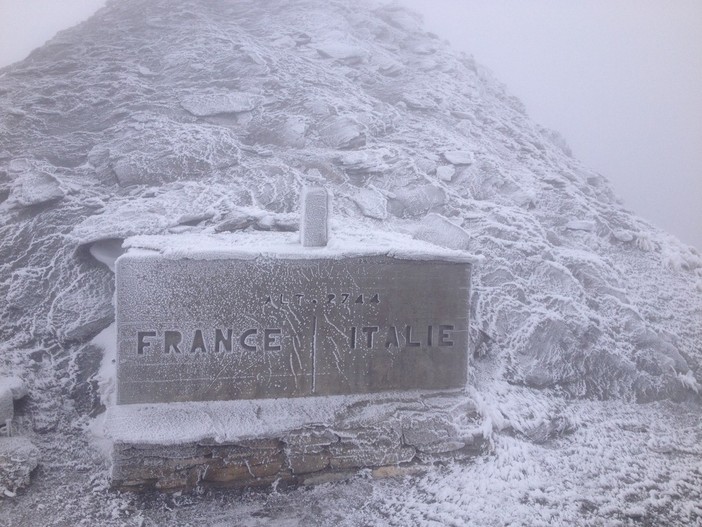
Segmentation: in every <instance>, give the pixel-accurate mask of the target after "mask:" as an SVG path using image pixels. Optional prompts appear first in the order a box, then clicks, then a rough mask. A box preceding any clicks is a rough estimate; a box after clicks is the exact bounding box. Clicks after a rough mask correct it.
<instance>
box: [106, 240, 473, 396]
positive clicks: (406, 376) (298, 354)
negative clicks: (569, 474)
mask: <svg viewBox="0 0 702 527" xmlns="http://www.w3.org/2000/svg"><path fill="white" fill-rule="evenodd" d="M275 234H276V236H275V237H262V236H255V235H254V236H249V237H247V236H245V235H240V236H236V235H220V236H219V237H210V238H207V237H182V236H171V237H139V238H138V239H133V240H130V243H131V245H132V246H136V247H142V248H152V249H155V250H137V249H132V250H130V251H128V252H127V253H126V254H125V255H124V256H122V257H121V258H119V259H118V261H117V265H116V269H117V272H116V283H117V293H116V298H117V332H118V364H117V393H118V404H135V403H165V402H177V401H208V400H234V399H260V398H275V397H304V396H311V395H335V394H353V393H373V392H380V391H388V390H415V389H424V390H437V389H439V390H442V389H451V388H463V387H464V386H465V383H466V379H467V368H468V348H469V341H468V312H469V305H468V297H469V287H470V271H471V262H472V260H471V259H470V257H468V256H467V255H465V253H461V252H458V251H450V250H441V249H439V248H436V247H433V246H431V245H429V244H425V243H423V242H418V241H416V240H410V239H407V238H400V237H398V239H392V238H391V239H381V240H367V239H366V240H363V243H358V242H356V244H354V243H353V242H349V240H344V239H340V240H333V242H337V244H335V243H333V242H330V244H329V246H327V247H324V248H319V249H316V248H315V249H309V248H306V249H303V248H302V247H300V245H299V244H298V243H297V241H296V240H295V239H294V237H293V238H291V237H283V236H282V235H281V234H280V233H275Z"/></svg>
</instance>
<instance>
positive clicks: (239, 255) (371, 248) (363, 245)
mask: <svg viewBox="0 0 702 527" xmlns="http://www.w3.org/2000/svg"><path fill="white" fill-rule="evenodd" d="M335 227H336V226H335ZM124 247H125V248H127V249H130V251H129V253H130V255H136V254H139V253H141V254H143V255H145V256H146V255H148V254H154V252H155V253H156V254H158V255H160V256H161V257H165V258H168V259H188V260H229V259H236V260H250V259H255V258H260V257H264V258H275V259H342V258H352V257H362V256H387V257H390V258H395V259H399V260H438V261H444V262H456V263H476V262H478V261H479V260H480V257H476V256H474V255H470V254H469V253H466V252H464V251H457V250H453V249H446V248H443V247H439V246H436V245H432V244H430V243H427V242H424V241H421V240H415V239H413V238H411V237H410V236H408V235H405V234H401V233H395V232H388V231H373V230H365V231H363V232H362V233H359V230H358V227H356V228H355V229H354V230H351V229H348V230H344V229H340V228H335V229H334V236H333V237H332V238H331V239H330V240H329V243H328V244H327V245H326V246H324V247H303V246H302V245H301V244H300V241H299V237H298V234H297V233H289V232H237V233H219V234H204V233H197V234H170V235H145V236H133V237H131V238H128V239H127V240H126V242H125V244H124Z"/></svg>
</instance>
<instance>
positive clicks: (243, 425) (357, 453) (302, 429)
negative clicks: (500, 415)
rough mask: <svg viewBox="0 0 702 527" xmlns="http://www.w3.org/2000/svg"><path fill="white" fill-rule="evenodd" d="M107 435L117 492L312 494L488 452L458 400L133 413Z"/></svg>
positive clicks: (110, 424) (120, 415) (224, 405)
mask: <svg viewBox="0 0 702 527" xmlns="http://www.w3.org/2000/svg"><path fill="white" fill-rule="evenodd" d="M142 426H143V427H145V428H141V427H142ZM106 432H107V435H108V436H110V437H111V438H112V440H113V443H114V448H113V456H112V461H113V467H112V485H113V486H114V487H116V488H121V489H132V490H142V489H149V488H152V489H159V490H181V489H192V488H195V487H198V486H200V487H203V486H204V487H206V486H226V487H247V486H268V485H279V484H284V485H287V484H293V485H295V484H305V485H307V484H315V483H321V482H327V481H332V480H336V479H344V478H346V477H348V476H350V475H352V474H354V473H355V472H356V471H357V470H358V469H361V468H372V469H374V470H373V475H374V476H376V477H387V476H395V475H401V474H407V473H412V472H416V471H419V470H421V468H422V467H423V466H427V465H430V464H433V463H437V462H446V461H449V460H454V459H468V458H470V457H473V456H476V455H478V454H480V453H481V452H482V451H484V450H485V449H486V447H487V444H486V443H487V440H486V439H485V437H484V434H483V426H482V418H481V416H480V415H479V413H478V411H477V408H476V406H475V404H474V403H473V401H472V400H470V399H469V398H468V397H466V396H465V395H463V394H457V393H451V394H447V393H440V394H438V393H416V392H415V393H412V394H391V395H388V394H377V395H376V396H373V397H369V396H364V397H362V396H338V397H325V398H311V399H296V400H282V399H275V400H259V401H228V402H215V403H178V404H166V405H163V404H161V405H149V406H147V405H124V406H116V407H113V408H111V409H110V411H109V412H108V416H107V421H106Z"/></svg>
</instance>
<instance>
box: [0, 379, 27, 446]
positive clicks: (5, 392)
mask: <svg viewBox="0 0 702 527" xmlns="http://www.w3.org/2000/svg"><path fill="white" fill-rule="evenodd" d="M26 395H27V386H26V385H25V384H24V382H22V380H21V379H19V378H17V377H0V429H2V427H4V426H6V424H7V423H8V422H10V421H12V418H13V417H14V415H15V410H14V403H15V401H16V400H18V399H21V398H22V397H24V396H26ZM11 426H12V425H11V424H10V427H11ZM5 433H7V431H5Z"/></svg>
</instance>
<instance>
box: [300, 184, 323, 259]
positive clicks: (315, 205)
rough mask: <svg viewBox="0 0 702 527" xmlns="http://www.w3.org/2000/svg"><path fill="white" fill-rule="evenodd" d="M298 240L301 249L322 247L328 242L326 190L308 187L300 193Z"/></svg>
mask: <svg viewBox="0 0 702 527" xmlns="http://www.w3.org/2000/svg"><path fill="white" fill-rule="evenodd" d="M301 198H302V207H301V217H300V240H301V242H302V245H303V247H324V246H325V245H327V242H328V240H329V209H330V200H329V194H328V193H327V191H326V189H324V188H322V187H308V188H305V189H304V190H303V191H302V196H301Z"/></svg>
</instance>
